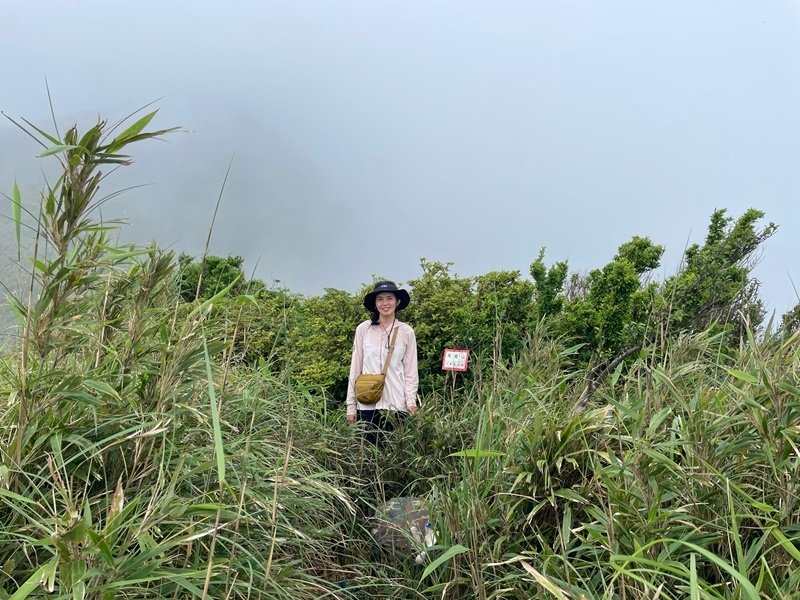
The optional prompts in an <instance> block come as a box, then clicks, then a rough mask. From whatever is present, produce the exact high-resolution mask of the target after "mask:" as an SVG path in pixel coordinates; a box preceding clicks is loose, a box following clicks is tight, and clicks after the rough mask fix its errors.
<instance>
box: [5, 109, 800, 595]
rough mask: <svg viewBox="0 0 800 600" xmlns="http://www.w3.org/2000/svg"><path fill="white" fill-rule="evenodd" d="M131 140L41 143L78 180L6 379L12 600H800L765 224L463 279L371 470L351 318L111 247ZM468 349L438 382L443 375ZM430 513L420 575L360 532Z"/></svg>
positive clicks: (426, 288) (43, 240)
mask: <svg viewBox="0 0 800 600" xmlns="http://www.w3.org/2000/svg"><path fill="white" fill-rule="evenodd" d="M153 116H154V115H153V114H152V113H151V114H149V115H147V116H145V117H143V118H141V119H140V120H138V121H137V122H135V123H134V124H132V125H131V126H130V127H128V128H127V129H125V130H123V131H121V132H119V133H116V134H115V131H114V129H113V128H108V127H107V126H106V124H105V123H103V122H100V123H98V124H97V125H95V126H94V127H92V128H90V129H89V130H88V131H87V132H85V133H84V134H83V135H79V133H78V131H77V129H76V128H72V129H70V130H68V131H67V132H66V133H65V135H64V137H63V138H60V137H59V136H57V135H51V134H47V133H45V132H43V131H41V130H39V129H36V128H31V127H26V129H28V130H29V132H30V133H31V135H33V136H34V137H36V138H37V139H40V140H41V143H42V145H43V147H44V148H45V150H44V152H43V155H44V156H54V157H56V158H57V159H58V160H60V161H61V164H62V168H63V176H62V177H61V178H60V179H59V180H58V181H56V182H55V183H54V184H52V185H51V186H49V187H47V188H46V189H45V191H44V193H43V196H42V201H41V204H40V206H29V205H26V203H25V199H22V198H19V196H18V194H16V193H14V194H12V212H13V215H14V218H15V220H16V222H17V223H19V222H20V221H21V220H22V217H21V214H22V212H23V210H28V211H30V212H31V213H32V214H33V215H37V216H38V219H37V221H38V223H39V228H38V240H39V241H38V243H37V244H36V247H35V256H34V257H33V260H32V261H31V263H30V264H31V269H32V273H31V286H30V288H31V289H35V290H37V293H35V294H30V295H27V296H26V295H19V296H18V297H16V298H13V299H12V300H11V305H12V308H13V310H14V313H15V315H16V317H17V320H18V322H19V324H20V331H21V334H20V338H19V342H18V344H17V345H16V346H15V347H14V348H13V349H11V350H10V351H9V352H8V353H6V354H5V355H3V356H2V359H1V360H0V397H2V398H4V399H6V401H5V402H4V403H3V406H2V408H0V435H2V443H0V451H2V455H1V456H0V457H1V458H2V464H0V499H2V504H0V515H2V519H1V520H0V524H1V525H0V598H13V599H14V600H17V599H22V598H92V599H106V598H117V597H124V598H190V597H191V598H194V597H197V598H203V597H206V598H301V599H302V598H325V597H328V598H341V599H349V598H352V599H355V598H376V597H378V598H462V597H463V598H473V597H475V598H482V599H484V598H518V599H527V598H532V597H553V598H558V599H564V598H581V597H585V598H587V599H589V598H609V599H612V598H613V599H617V598H618V599H622V600H633V599H639V598H684V597H690V598H749V599H754V598H774V599H777V598H789V597H796V596H797V595H798V594H800V571H798V568H797V567H798V565H799V564H800V549H798V548H800V530H799V529H800V520H799V519H798V516H799V515H800V507H799V506H798V485H800V472H798V471H799V470H800V451H798V445H799V444H800V428H798V417H800V384H799V383H798V367H799V366H800V360H799V357H800V332H798V331H797V329H796V327H797V320H798V319H797V316H796V315H797V314H798V312H800V311H798V309H795V310H794V311H792V312H791V313H789V314H788V315H787V316H786V317H785V318H784V320H783V321H782V323H781V325H780V326H772V324H767V325H766V326H765V325H764V324H762V319H763V318H764V314H763V307H762V306H761V303H760V301H759V298H758V294H757V291H758V290H757V282H756V281H755V280H753V279H752V277H751V275H750V271H751V268H752V266H753V257H754V256H756V252H757V251H758V250H759V248H760V247H761V244H762V242H764V241H765V240H767V239H768V238H769V237H770V235H772V233H773V232H774V230H775V226H774V225H772V224H768V225H766V226H764V227H761V226H760V225H759V222H760V220H761V218H762V216H763V215H761V213H759V212H758V211H756V210H751V211H748V212H746V213H745V214H744V215H742V216H740V217H739V218H731V217H729V216H728V215H726V213H725V212H724V211H718V212H716V213H714V215H712V218H711V223H710V225H709V229H708V235H707V237H706V239H705V241H704V243H703V244H702V245H697V246H693V247H692V248H690V249H689V250H688V251H687V254H686V261H685V265H684V267H683V268H682V269H681V271H680V272H679V273H678V274H677V275H675V276H673V277H671V278H669V279H668V280H666V281H663V282H657V281H654V280H652V278H651V277H650V273H651V272H652V271H653V270H654V269H655V268H656V267H657V266H658V264H659V260H660V257H661V254H662V252H663V248H661V247H660V246H658V245H656V244H654V243H653V242H651V241H650V240H648V239H645V238H634V239H632V240H631V241H629V242H626V243H624V244H622V245H621V246H620V247H619V251H618V253H617V255H616V256H615V257H614V258H613V259H612V260H611V261H610V262H609V264H607V265H605V266H604V267H601V268H598V269H596V270H594V271H592V272H590V273H588V274H586V275H583V276H582V275H576V274H570V273H569V270H568V265H566V264H565V263H555V264H553V265H551V266H548V265H547V264H546V263H545V255H544V251H542V252H541V253H540V254H539V256H538V257H537V258H536V259H535V260H534V262H533V264H532V265H531V272H530V275H531V279H527V278H525V277H523V276H521V274H520V273H518V272H505V271H500V272H492V273H488V274H485V275H482V276H479V277H475V278H466V277H459V276H458V275H456V274H454V273H453V272H452V271H451V265H448V264H442V263H435V262H427V261H423V262H422V265H421V267H422V273H421V275H420V276H419V277H418V278H417V279H415V280H412V281H410V282H408V285H409V287H411V288H412V292H413V298H414V302H413V304H412V306H411V307H410V308H409V309H408V310H407V311H406V314H405V315H404V317H403V318H404V319H406V320H408V321H409V322H411V323H412V324H413V325H414V327H415V329H416V331H417V335H418V341H419V346H420V348H419V350H420V358H421V370H422V375H423V385H422V388H421V391H422V395H421V400H422V406H423V408H422V410H421V411H420V413H419V414H418V416H417V417H416V418H414V419H413V421H410V422H409V423H407V425H406V426H405V427H404V428H403V429H402V430H401V431H399V432H398V433H397V435H396V437H395V439H394V440H393V443H392V445H391V446H390V447H389V448H388V449H386V450H385V451H383V452H374V451H373V450H372V449H371V448H364V447H363V446H362V445H361V441H360V437H359V432H358V431H357V429H356V428H353V427H351V426H348V425H347V424H346V423H345V421H344V419H343V415H342V408H343V407H342V399H343V393H344V386H345V384H346V373H347V368H348V361H349V353H350V345H351V343H352V341H351V336H352V332H353V329H354V327H355V324H356V323H357V322H358V321H359V320H360V319H362V318H363V317H364V313H363V309H362V308H361V307H360V298H361V296H362V293H363V291H364V290H359V291H358V292H356V293H354V294H351V293H348V292H345V291H341V290H333V289H329V290H327V291H326V293H325V294H323V295H322V296H319V297H312V298H304V297H302V296H299V295H297V294H293V293H291V292H290V291H289V290H285V289H271V288H269V287H268V286H265V285H264V284H263V283H261V282H258V281H249V282H248V281H247V280H246V277H245V276H244V273H243V271H242V261H241V259H240V258H237V257H228V258H221V257H214V256H205V257H200V258H199V259H195V258H193V257H188V256H181V257H174V256H173V255H172V254H171V253H169V252H164V251H162V250H160V249H159V248H156V247H149V248H138V247H119V246H118V245H116V244H115V243H113V242H112V239H113V238H112V235H111V234H110V233H109V226H110V225H109V224H108V223H99V222H97V221H96V220H95V219H94V216H93V215H94V212H93V209H94V208H96V206H97V205H98V204H100V203H102V202H103V201H104V198H102V197H99V195H98V190H99V184H100V182H101V181H102V177H103V175H102V174H101V169H103V168H105V167H106V166H107V165H118V164H123V165H124V164H126V163H127V162H129V160H130V159H129V158H128V157H127V156H126V155H123V154H122V151H123V150H125V148H126V147H127V146H128V145H129V144H132V143H134V142H138V141H141V140H147V139H150V138H153V137H157V136H160V135H163V134H165V133H166V131H164V130H162V131H154V132H146V131H145V129H146V128H147V126H148V125H149V123H150V121H151V120H152V118H153ZM451 346H463V347H468V348H470V349H471V350H472V351H473V358H472V360H471V368H470V371H469V372H468V373H467V374H465V375H459V376H457V377H456V376H453V375H452V374H451V375H448V376H444V375H442V374H441V373H440V370H439V363H440V360H441V351H442V349H443V348H444V347H451ZM399 494H415V495H421V496H425V497H427V498H428V500H429V503H430V505H431V510H432V515H433V520H434V525H435V529H436V530H437V532H438V538H439V546H438V547H437V548H436V549H434V550H432V551H431V552H430V556H429V559H430V562H429V563H428V564H426V565H421V566H417V565H415V564H414V562H413V559H412V558H410V557H395V558H394V559H391V558H387V557H379V558H378V557H375V556H373V543H372V541H371V536H370V533H369V528H370V526H369V523H368V521H367V519H366V515H368V514H370V513H371V511H372V507H373V506H374V505H375V504H376V502H378V501H379V500H381V499H383V498H388V497H390V496H393V495H399Z"/></svg>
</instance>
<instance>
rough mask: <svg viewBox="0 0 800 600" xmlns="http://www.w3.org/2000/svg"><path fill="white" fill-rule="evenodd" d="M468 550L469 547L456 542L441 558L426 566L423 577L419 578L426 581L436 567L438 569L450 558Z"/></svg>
mask: <svg viewBox="0 0 800 600" xmlns="http://www.w3.org/2000/svg"><path fill="white" fill-rule="evenodd" d="M468 550H469V549H468V548H465V547H464V546H462V545H461V544H456V545H455V546H451V547H450V548H448V549H447V551H446V552H445V553H444V554H442V555H441V556H440V557H439V558H437V559H436V560H435V561H433V562H432V563H431V564H429V565H428V566H427V567H426V568H425V571H423V573H422V577H420V578H419V580H420V581H424V580H425V579H426V578H427V577H428V576H429V575H430V574H431V573H433V572H434V571H435V570H436V569H438V568H439V567H440V566H442V565H443V564H444V563H446V562H447V561H448V560H450V559H451V558H453V557H454V556H457V555H459V554H463V553H464V552H467V551H468Z"/></svg>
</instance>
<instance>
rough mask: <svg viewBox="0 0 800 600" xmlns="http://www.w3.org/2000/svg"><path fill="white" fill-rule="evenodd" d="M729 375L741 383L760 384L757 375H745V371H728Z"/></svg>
mask: <svg viewBox="0 0 800 600" xmlns="http://www.w3.org/2000/svg"><path fill="white" fill-rule="evenodd" d="M726 370H727V371H728V374H729V375H730V376H731V377H734V378H736V379H739V380H741V381H746V382H747V383H758V377H756V376H755V375H751V374H750V373H745V372H744V371H739V370H738V369H726Z"/></svg>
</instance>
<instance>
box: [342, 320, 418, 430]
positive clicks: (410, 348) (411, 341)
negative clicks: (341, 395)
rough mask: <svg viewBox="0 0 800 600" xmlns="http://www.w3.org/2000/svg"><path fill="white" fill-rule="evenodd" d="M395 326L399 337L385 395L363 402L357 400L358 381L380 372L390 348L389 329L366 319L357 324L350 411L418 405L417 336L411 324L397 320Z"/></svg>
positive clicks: (349, 393)
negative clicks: (376, 399)
mask: <svg viewBox="0 0 800 600" xmlns="http://www.w3.org/2000/svg"><path fill="white" fill-rule="evenodd" d="M394 329H395V330H396V331H397V339H396V341H395V344H394V352H393V353H392V359H391V360H390V361H389V366H388V368H387V369H386V382H385V384H384V387H383V395H382V396H381V399H380V400H379V401H378V403H377V404H371V405H366V404H361V403H360V402H357V401H356V392H355V381H356V377H358V376H359V375H361V374H362V373H380V372H381V369H383V363H384V361H385V360H386V355H387V354H388V353H389V349H388V348H387V347H386V341H387V339H389V343H390V344H391V339H390V338H389V335H390V334H389V332H384V331H383V329H381V326H380V325H372V323H371V322H370V321H364V322H363V323H361V324H360V325H359V326H358V327H356V336H355V340H354V341H353V358H352V359H351V361H350V381H349V383H348V385H347V414H348V415H354V414H356V408H358V410H375V409H377V410H402V411H406V410H409V409H410V408H413V407H415V406H416V405H417V387H418V386H419V371H418V368H417V338H416V336H415V335H414V330H413V329H412V328H411V326H410V325H408V324H406V323H403V322H401V321H395V324H394Z"/></svg>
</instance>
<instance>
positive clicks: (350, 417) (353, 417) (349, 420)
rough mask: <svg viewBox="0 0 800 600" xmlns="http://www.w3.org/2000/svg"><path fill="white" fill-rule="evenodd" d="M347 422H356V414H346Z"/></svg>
mask: <svg viewBox="0 0 800 600" xmlns="http://www.w3.org/2000/svg"><path fill="white" fill-rule="evenodd" d="M347 422H348V423H355V422H356V416H355V415H347Z"/></svg>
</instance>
